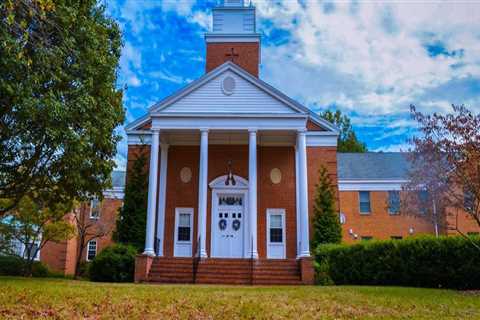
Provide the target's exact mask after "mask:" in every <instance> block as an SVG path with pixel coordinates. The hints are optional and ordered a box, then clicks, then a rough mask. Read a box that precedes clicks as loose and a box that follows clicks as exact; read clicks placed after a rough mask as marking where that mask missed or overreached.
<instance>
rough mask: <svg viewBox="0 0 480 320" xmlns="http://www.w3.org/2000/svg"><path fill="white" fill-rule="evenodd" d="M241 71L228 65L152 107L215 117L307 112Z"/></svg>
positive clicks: (167, 111)
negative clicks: (175, 96)
mask: <svg viewBox="0 0 480 320" xmlns="http://www.w3.org/2000/svg"><path fill="white" fill-rule="evenodd" d="M242 71H243V70H241V69H240V68H239V67H238V66H236V65H234V64H233V63H231V62H227V63H225V64H224V65H222V66H220V67H219V68H217V69H215V70H213V71H212V72H211V73H209V74H207V75H206V76H204V77H202V78H200V79H199V80H197V81H195V82H194V83H192V84H190V85H189V86H187V90H182V91H181V92H180V93H179V95H178V97H177V98H176V99H175V98H174V99H171V100H169V101H166V103H161V104H160V105H157V106H156V107H154V108H152V111H153V112H160V113H215V114H218V113H225V114H237V113H240V114H242V113H248V114H255V113H262V114H265V113H271V114H276V113H281V114H292V113H304V112H303V111H302V110H299V109H298V108H292V106H290V105H289V104H288V103H285V101H282V100H281V99H279V98H278V97H276V96H275V95H272V94H271V93H270V92H268V91H267V90H264V88H262V87H261V86H259V85H258V83H256V81H255V79H257V78H255V77H252V76H251V75H249V74H246V73H245V72H244V71H243V72H242ZM252 78H253V79H252ZM252 80H253V81H252ZM257 80H258V79H257Z"/></svg>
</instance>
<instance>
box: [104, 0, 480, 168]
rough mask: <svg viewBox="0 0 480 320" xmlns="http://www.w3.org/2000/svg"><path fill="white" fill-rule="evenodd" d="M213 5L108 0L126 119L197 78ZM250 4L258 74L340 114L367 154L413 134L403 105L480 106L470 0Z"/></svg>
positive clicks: (475, 11)
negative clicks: (257, 36) (258, 39)
mask: <svg viewBox="0 0 480 320" xmlns="http://www.w3.org/2000/svg"><path fill="white" fill-rule="evenodd" d="M216 2H217V1H216V0H206V1H193V0H182V1H173V0H164V1H149V0H120V1H113V0H112V1H108V2H107V8H108V10H109V13H110V14H111V15H112V16H113V17H114V18H115V19H117V20H118V21H119V23H120V26H121V28H122V31H123V33H124V41H125V47H124V50H123V52H122V58H121V63H120V65H121V70H120V77H119V86H123V85H125V84H126V85H127V86H128V90H127V92H126V96H125V98H124V103H125V106H126V108H127V110H128V117H127V119H128V120H130V119H132V118H136V117H139V116H141V115H142V114H143V113H144V112H145V111H146V109H147V108H148V105H149V104H150V103H151V102H154V101H158V100H160V99H162V98H164V97H165V96H167V95H169V94H171V93H173V92H175V91H176V90H178V89H180V88H181V87H182V86H184V85H186V84H187V83H188V82H189V81H191V79H195V78H198V77H199V76H201V75H202V74H203V72H204V55H205V44H204V39H203V33H204V32H205V31H207V30H210V28H211V8H212V6H213V5H214V4H216ZM253 3H254V5H256V7H257V29H258V31H259V32H261V33H262V34H263V37H262V64H261V77H262V78H263V79H264V80H265V81H267V82H269V83H271V84H272V85H274V86H275V87H277V88H278V89H280V90H282V91H284V92H285V93H287V94H288V95H290V96H292V97H293V98H295V99H297V100H298V101H300V102H301V103H303V104H305V105H307V106H308V107H310V108H311V109H312V110H314V111H321V110H325V109H327V108H335V109H340V110H342V111H343V112H344V113H347V114H348V115H350V116H351V118H352V123H353V125H354V127H355V129H356V131H357V133H358V136H359V137H360V138H361V139H363V140H364V141H366V142H367V144H368V146H369V148H370V149H371V150H384V151H388V150H399V149H401V148H402V147H405V145H406V144H405V143H406V142H405V141H406V140H407V138H408V137H409V136H411V135H412V134H414V133H415V130H416V129H415V128H416V124H415V122H414V121H413V120H411V119H410V117H409V105H410V104H415V105H417V106H418V108H419V109H420V110H422V111H425V112H448V111H449V110H450V104H451V103H456V104H462V103H465V104H467V105H468V106H469V107H471V108H473V109H474V110H475V111H477V112H480V94H479V93H480V31H479V30H480V3H478V2H474V1H472V2H450V1H445V2H437V1H435V2H433V1H432V2H427V1H426V2H398V1H395V2H361V1H342V2H328V3H326V2H317V1H294V0H291V1H253ZM120 149H121V151H120V152H123V153H124V152H126V151H125V150H126V147H125V146H123V147H122V148H120ZM122 155H123V156H125V155H126V154H122ZM119 161H121V160H119Z"/></svg>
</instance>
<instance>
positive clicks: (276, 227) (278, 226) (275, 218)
mask: <svg viewBox="0 0 480 320" xmlns="http://www.w3.org/2000/svg"><path fill="white" fill-rule="evenodd" d="M269 229H270V242H271V243H282V242H283V215H282V214H271V215H270V228H269Z"/></svg>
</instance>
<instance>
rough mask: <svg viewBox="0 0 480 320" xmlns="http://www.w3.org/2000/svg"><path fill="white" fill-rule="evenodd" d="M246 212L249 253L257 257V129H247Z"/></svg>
mask: <svg viewBox="0 0 480 320" xmlns="http://www.w3.org/2000/svg"><path fill="white" fill-rule="evenodd" d="M248 214H249V220H248V222H249V224H250V239H249V242H250V246H251V248H250V255H251V257H253V258H254V259H258V251H257V130H256V129H249V130H248Z"/></svg>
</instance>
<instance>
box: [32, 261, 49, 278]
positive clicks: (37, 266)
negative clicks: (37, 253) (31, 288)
mask: <svg viewBox="0 0 480 320" xmlns="http://www.w3.org/2000/svg"><path fill="white" fill-rule="evenodd" d="M50 274H51V272H50V270H49V269H48V267H47V266H46V265H44V264H43V263H41V262H40V261H34V262H33V264H32V277H35V278H45V277H49V276H50Z"/></svg>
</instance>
